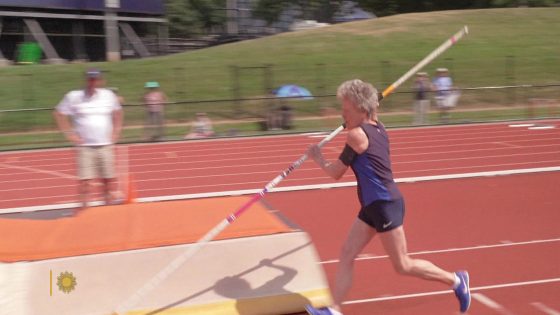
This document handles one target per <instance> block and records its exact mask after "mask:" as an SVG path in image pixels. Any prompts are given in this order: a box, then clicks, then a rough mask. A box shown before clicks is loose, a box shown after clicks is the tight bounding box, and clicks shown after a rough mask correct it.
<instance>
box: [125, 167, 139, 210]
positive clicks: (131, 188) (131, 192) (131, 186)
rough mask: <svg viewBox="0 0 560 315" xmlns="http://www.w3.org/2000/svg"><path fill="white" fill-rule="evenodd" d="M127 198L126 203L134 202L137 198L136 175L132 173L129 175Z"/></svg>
mask: <svg viewBox="0 0 560 315" xmlns="http://www.w3.org/2000/svg"><path fill="white" fill-rule="evenodd" d="M126 186H127V187H126V200H125V203H127V204H128V203H134V202H135V200H136V197H137V196H136V185H135V183H134V176H132V174H129V175H128V181H127V183H126Z"/></svg>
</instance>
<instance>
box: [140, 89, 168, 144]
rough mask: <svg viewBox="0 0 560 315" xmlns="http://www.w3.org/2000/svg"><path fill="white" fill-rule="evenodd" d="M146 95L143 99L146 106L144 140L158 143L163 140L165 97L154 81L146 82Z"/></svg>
mask: <svg viewBox="0 0 560 315" xmlns="http://www.w3.org/2000/svg"><path fill="white" fill-rule="evenodd" d="M144 87H145V88H146V93H145V94H144V97H143V102H144V105H146V127H145V135H146V140H149V141H160V140H161V139H162V138H163V119H164V106H165V102H167V96H166V95H165V93H163V92H162V91H161V89H160V86H159V83H158V82H156V81H150V82H146V84H145V85H144Z"/></svg>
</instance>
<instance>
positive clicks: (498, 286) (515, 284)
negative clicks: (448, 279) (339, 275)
mask: <svg viewBox="0 0 560 315" xmlns="http://www.w3.org/2000/svg"><path fill="white" fill-rule="evenodd" d="M553 282H560V278H551V279H542V280H534V281H524V282H512V283H503V284H496V285H487V286H482V287H473V288H471V292H473V291H482V290H491V289H501V288H510V287H521V286H528V285H536V284H545V283H553ZM449 293H453V291H452V290H444V291H432V292H423V293H414V294H403V295H394V296H383V297H377V298H371V299H360V300H351V301H346V302H343V303H342V304H345V305H349V304H361V303H374V302H382V301H391V300H402V299H410V298H417V297H424V296H433V295H442V294H449Z"/></svg>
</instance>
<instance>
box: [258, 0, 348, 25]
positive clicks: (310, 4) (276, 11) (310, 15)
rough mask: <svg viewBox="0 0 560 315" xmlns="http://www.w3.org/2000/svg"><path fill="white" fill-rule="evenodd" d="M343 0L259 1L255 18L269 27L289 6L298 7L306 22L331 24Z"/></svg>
mask: <svg viewBox="0 0 560 315" xmlns="http://www.w3.org/2000/svg"><path fill="white" fill-rule="evenodd" d="M342 2H343V1H342V0H259V1H257V2H256V3H255V5H254V6H253V16H254V17H256V18H259V19H263V20H264V21H266V23H268V25H270V24H273V23H274V22H277V21H278V19H279V18H280V14H281V13H282V11H284V10H285V9H287V8H288V7H289V6H292V5H294V6H298V7H300V8H301V10H302V12H303V15H302V16H300V17H298V18H301V19H304V20H317V21H319V22H331V21H332V18H333V15H334V13H335V12H336V11H337V10H338V8H339V7H340V5H341V4H342Z"/></svg>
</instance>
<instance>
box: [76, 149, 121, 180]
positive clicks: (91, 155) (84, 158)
mask: <svg viewBox="0 0 560 315" xmlns="http://www.w3.org/2000/svg"><path fill="white" fill-rule="evenodd" d="M98 175H99V176H98ZM78 178H79V179H81V180H85V179H94V178H115V167H114V154H113V146H112V145H104V146H94V147H87V146H83V147H78Z"/></svg>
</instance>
